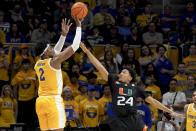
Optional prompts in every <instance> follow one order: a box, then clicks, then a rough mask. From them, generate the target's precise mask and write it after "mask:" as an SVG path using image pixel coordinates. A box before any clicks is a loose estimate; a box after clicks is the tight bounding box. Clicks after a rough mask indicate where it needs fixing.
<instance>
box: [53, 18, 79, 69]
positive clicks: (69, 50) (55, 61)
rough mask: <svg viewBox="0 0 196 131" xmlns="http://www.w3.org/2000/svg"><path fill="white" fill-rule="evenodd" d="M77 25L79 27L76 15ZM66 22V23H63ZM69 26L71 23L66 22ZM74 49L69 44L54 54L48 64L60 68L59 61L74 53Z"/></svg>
mask: <svg viewBox="0 0 196 131" xmlns="http://www.w3.org/2000/svg"><path fill="white" fill-rule="evenodd" d="M74 20H75V22H76V25H77V27H81V20H79V19H78V18H77V17H75V18H74ZM64 24H66V23H64ZM67 24H68V25H69V27H70V26H71V25H72V23H69V21H68V23H67ZM74 53H75V52H74V50H73V49H72V47H71V46H68V47H67V48H66V49H65V50H64V51H62V52H60V53H59V54H58V55H55V56H54V57H53V58H52V60H51V61H50V65H51V66H52V67H54V68H55V69H60V68H61V63H62V62H63V61H65V60H67V59H68V58H69V57H71V56H72V55H73V54H74Z"/></svg>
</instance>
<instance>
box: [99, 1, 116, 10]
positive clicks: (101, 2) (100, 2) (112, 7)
mask: <svg viewBox="0 0 196 131" xmlns="http://www.w3.org/2000/svg"><path fill="white" fill-rule="evenodd" d="M116 2H117V0H97V5H98V6H99V5H103V4H105V5H108V6H109V8H111V9H113V10H115V9H116Z"/></svg>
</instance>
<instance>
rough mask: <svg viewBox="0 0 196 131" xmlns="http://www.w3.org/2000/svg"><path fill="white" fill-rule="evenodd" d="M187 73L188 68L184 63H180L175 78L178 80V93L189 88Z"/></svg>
mask: <svg viewBox="0 0 196 131" xmlns="http://www.w3.org/2000/svg"><path fill="white" fill-rule="evenodd" d="M185 73H186V67H185V64H184V63H179V64H178V68H177V73H176V75H175V76H174V77H173V78H174V79H176V80H177V88H176V90H177V91H183V90H184V89H185V88H187V75H186V74H185Z"/></svg>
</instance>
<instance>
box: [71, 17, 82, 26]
mask: <svg viewBox="0 0 196 131" xmlns="http://www.w3.org/2000/svg"><path fill="white" fill-rule="evenodd" d="M73 18H74V20H75V22H76V25H77V27H81V23H82V20H83V19H81V20H80V19H79V18H78V17H77V16H73Z"/></svg>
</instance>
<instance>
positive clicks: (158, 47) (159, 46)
mask: <svg viewBox="0 0 196 131" xmlns="http://www.w3.org/2000/svg"><path fill="white" fill-rule="evenodd" d="M161 47H162V48H164V50H165V51H167V49H166V48H165V46H164V45H158V46H157V47H156V52H157V53H158V52H159V49H160V48H161Z"/></svg>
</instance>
